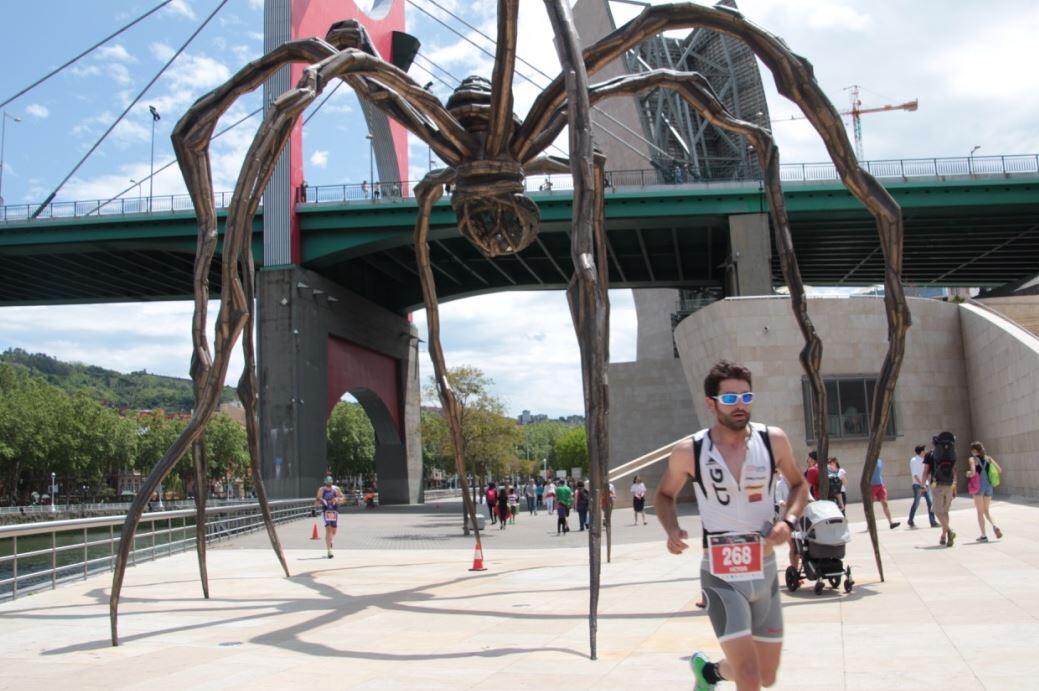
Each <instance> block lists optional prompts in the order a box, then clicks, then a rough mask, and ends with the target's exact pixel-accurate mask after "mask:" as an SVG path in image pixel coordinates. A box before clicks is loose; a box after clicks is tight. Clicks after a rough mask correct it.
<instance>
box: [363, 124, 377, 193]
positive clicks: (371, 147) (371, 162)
mask: <svg viewBox="0 0 1039 691" xmlns="http://www.w3.org/2000/svg"><path fill="white" fill-rule="evenodd" d="M364 136H365V138H366V139H367V140H368V182H369V183H371V186H372V197H373V198H374V197H375V157H374V154H375V140H374V139H373V138H372V135H371V132H369V133H368V134H366V135H364Z"/></svg>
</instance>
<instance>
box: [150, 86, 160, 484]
mask: <svg viewBox="0 0 1039 691" xmlns="http://www.w3.org/2000/svg"><path fill="white" fill-rule="evenodd" d="M148 111H149V112H150V113H151V114H152V159H151V173H150V174H149V175H148V211H149V212H150V211H151V210H152V192H153V190H154V185H155V123H156V122H158V121H159V120H161V118H160V117H159V111H157V110H155V106H148ZM161 503H162V502H161V500H160V504H161Z"/></svg>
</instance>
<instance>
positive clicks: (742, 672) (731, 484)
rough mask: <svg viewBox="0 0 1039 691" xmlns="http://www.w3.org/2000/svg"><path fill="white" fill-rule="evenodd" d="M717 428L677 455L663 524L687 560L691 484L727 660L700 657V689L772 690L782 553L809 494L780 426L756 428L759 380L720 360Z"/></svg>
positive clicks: (696, 668)
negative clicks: (779, 503)
mask: <svg viewBox="0 0 1039 691" xmlns="http://www.w3.org/2000/svg"><path fill="white" fill-rule="evenodd" d="M704 394H705V395H706V404H707V409H708V411H709V413H710V414H711V415H713V417H714V420H713V423H712V425H711V427H710V428H708V429H703V430H700V431H699V432H697V433H696V434H694V435H693V437H692V438H691V439H686V440H684V441H682V442H679V443H678V445H676V446H675V448H674V450H673V451H672V452H671V456H670V458H669V459H668V465H667V469H666V470H665V471H664V477H663V478H662V479H661V481H660V486H659V488H658V489H657V495H656V501H655V506H656V510H657V518H658V519H659V520H660V524H661V525H662V526H663V527H664V530H665V532H666V533H667V549H668V551H669V552H671V553H672V554H682V553H683V552H684V551H685V550H686V549H687V548H688V547H689V545H688V544H687V543H686V540H687V539H688V537H689V535H688V533H686V531H684V530H682V528H681V527H680V526H679V524H678V513H677V510H676V508H675V500H676V498H677V497H678V494H679V493H680V492H681V490H682V487H683V486H684V485H685V483H686V481H687V480H689V479H692V481H693V491H694V492H695V493H696V502H697V506H698V507H699V510H700V521H701V524H702V525H703V530H704V543H705V545H704V546H705V547H706V552H705V555H704V558H703V559H702V561H701V566H700V584H701V588H702V589H703V591H704V593H705V595H706V601H707V615H708V617H709V618H710V620H711V625H712V627H713V628H714V634H715V636H716V637H717V639H718V643H719V645H720V646H721V649H722V652H723V653H724V655H725V657H724V659H722V660H719V661H718V662H711V661H710V660H708V658H707V656H706V655H704V654H703V653H701V652H696V653H694V654H693V657H692V666H693V674H694V677H695V684H694V688H695V689H713V688H714V686H715V684H717V683H718V682H721V681H726V680H729V681H734V682H736V687H737V688H738V689H758V688H760V687H762V686H772V685H773V684H774V683H775V682H776V676H777V674H778V671H779V662H780V656H781V654H782V648H783V613H782V604H781V601H780V597H779V581H778V577H777V573H776V557H775V552H774V549H775V547H777V546H781V545H783V544H785V543H786V542H787V541H788V539H789V538H790V534H791V531H792V530H793V528H794V525H795V523H796V521H797V519H798V517H799V516H800V514H801V510H802V509H803V508H804V504H805V497H806V495H807V488H806V482H805V478H804V477H803V476H802V475H801V471H800V469H799V468H798V467H797V462H796V461H795V460H794V452H793V449H792V448H791V446H790V440H789V439H788V438H787V436H786V434H785V433H784V432H783V430H781V429H779V428H778V427H766V426H765V425H762V424H760V423H752V422H751V421H750V412H751V403H752V402H753V401H754V394H753V393H752V391H751V372H750V370H748V369H747V368H746V367H743V366H742V365H738V364H735V363H732V362H726V361H721V362H719V363H717V364H715V365H714V367H712V368H711V370H710V372H709V373H708V374H707V377H706V378H705V379H704ZM775 467H778V468H779V471H780V473H782V475H783V477H784V478H785V479H786V481H787V483H789V486H790V496H789V497H788V501H787V513H786V514H785V515H784V516H783V518H782V519H781V520H774V518H775V516H774V513H773V512H774V507H775V504H776V498H775V483H774V482H772V469H773V468H775Z"/></svg>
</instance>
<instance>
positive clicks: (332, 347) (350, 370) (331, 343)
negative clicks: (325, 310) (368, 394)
mask: <svg viewBox="0 0 1039 691" xmlns="http://www.w3.org/2000/svg"><path fill="white" fill-rule="evenodd" d="M399 372H400V368H399V363H398V361H397V360H396V359H395V358H392V357H390V356H389V355H383V354H382V353H377V352H375V351H374V350H369V349H368V348H365V347H364V346H359V345H357V344H356V343H353V342H351V341H347V340H344V339H342V338H336V337H335V336H329V337H328V411H327V413H326V414H328V415H330V414H331V413H332V408H334V407H335V405H336V403H338V402H339V399H340V397H342V395H343V394H344V393H346V392H347V391H351V390H355V389H368V390H369V391H373V392H375V394H376V395H377V396H378V397H379V398H380V399H382V402H383V403H385V404H386V408H387V409H388V410H389V411H390V415H392V416H393V424H394V425H395V426H396V428H397V432H398V433H399V434H400V435H401V437H402V438H403V436H404V428H403V427H402V426H401V410H400V382H399V380H398V377H399Z"/></svg>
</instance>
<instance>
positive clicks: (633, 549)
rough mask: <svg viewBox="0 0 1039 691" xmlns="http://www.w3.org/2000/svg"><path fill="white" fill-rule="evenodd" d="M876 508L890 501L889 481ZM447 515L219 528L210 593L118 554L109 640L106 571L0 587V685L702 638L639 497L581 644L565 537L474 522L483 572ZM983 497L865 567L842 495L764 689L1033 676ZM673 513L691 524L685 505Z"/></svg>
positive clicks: (1015, 680) (649, 674) (1013, 587)
mask: <svg viewBox="0 0 1039 691" xmlns="http://www.w3.org/2000/svg"><path fill="white" fill-rule="evenodd" d="M893 508H894V510H895V513H896V514H898V515H897V516H896V518H897V517H899V516H901V517H903V518H904V514H905V502H904V501H896V502H893ZM459 515H460V509H459V507H458V506H457V505H449V504H448V505H442V506H441V507H440V508H435V509H434V508H427V509H426V510H423V511H418V510H414V509H409V510H395V511H390V510H388V507H384V508H380V509H377V510H375V511H368V512H365V511H354V512H348V513H346V514H344V516H343V535H342V536H341V537H340V539H339V540H338V541H337V545H336V547H337V553H336V558H335V559H333V560H328V559H325V558H323V557H322V556H321V551H320V550H319V549H317V547H319V545H320V543H317V542H312V541H310V540H309V537H310V532H311V529H312V525H313V521H312V520H303V521H297V522H295V523H291V524H286V525H284V526H281V527H280V529H279V534H280V535H281V537H282V540H283V541H284V544H285V547H286V555H287V557H288V560H289V566H290V569H291V570H292V573H293V576H292V577H291V578H288V579H287V578H285V577H284V576H283V575H282V574H281V572H280V569H279V567H278V565H277V562H276V560H275V559H274V558H273V557H272V555H271V553H270V548H269V546H267V545H265V544H264V536H263V534H262V533H261V534H258V535H253V536H249V537H246V538H243V539H240V540H236V541H234V542H233V543H229V544H227V545H226V547H225V548H217V549H212V550H211V551H210V559H209V572H210V576H211V583H210V590H211V594H212V597H211V599H210V600H208V601H206V600H203V599H202V597H201V593H200V589H199V587H198V583H197V567H196V565H195V563H194V555H193V554H191V553H186V554H181V555H177V556H174V557H171V558H167V559H162V560H159V561H156V562H150V563H147V564H142V565H140V566H137V567H134V568H132V569H130V570H129V571H128V572H127V579H126V584H125V587H124V591H123V598H122V606H121V617H120V630H121V633H122V643H123V645H121V646H120V647H118V648H113V647H111V646H110V645H109V642H108V607H107V595H108V589H109V587H110V583H111V581H110V578H109V577H107V576H98V577H93V578H91V579H89V580H86V581H83V582H80V583H73V584H69V585H66V586H63V587H60V588H59V589H58V590H56V591H48V592H43V593H39V594H36V595H32V596H29V597H25V598H20V599H18V600H16V601H14V602H9V603H5V604H2V605H0V665H2V666H0V669H2V670H3V673H2V674H0V688H5V689H6V688H12V689H14V688H19V689H20V688H55V687H57V686H59V685H61V686H67V685H72V686H74V687H75V688H77V689H94V688H106V689H107V688H148V689H165V688H178V689H180V688H186V687H200V688H245V687H249V688H250V689H258V688H278V689H281V688H303V687H313V686H318V685H320V686H321V687H323V688H364V689H391V688H392V689H439V688H445V689H446V688H451V689H455V688H481V689H486V688H488V687H490V686H502V687H508V688H526V687H530V688H537V687H546V688H548V687H552V686H559V685H563V686H565V687H566V688H568V689H586V688H588V689H591V688H596V689H627V688H630V687H633V686H638V687H639V688H647V687H648V688H659V689H687V688H689V687H690V685H691V676H690V673H689V671H688V663H687V658H688V655H689V654H690V652H692V651H693V650H696V649H704V650H706V651H708V652H709V653H711V654H716V653H717V652H718V647H717V643H715V641H714V638H713V635H712V633H711V629H710V626H709V624H708V622H707V619H706V616H705V615H704V614H703V613H702V612H700V611H698V610H696V609H695V608H694V607H693V602H694V601H695V600H696V598H697V596H698V594H699V593H698V587H697V583H696V561H697V557H696V556H695V555H687V556H682V557H673V556H670V555H668V554H667V553H666V552H665V550H664V549H663V544H662V539H661V538H662V533H661V531H660V529H659V527H657V526H655V525H654V524H653V520H654V519H653V517H652V516H650V525H649V526H646V527H642V526H638V527H637V528H636V527H633V526H631V525H630V517H631V513H630V511H620V512H618V515H617V519H616V520H615V525H616V536H615V541H614V549H613V560H612V563H611V564H609V565H604V569H603V576H602V582H603V588H602V596H601V601H600V607H599V612H600V616H599V632H598V641H599V659H598V660H596V661H592V660H589V659H588V628H587V622H586V612H587V573H588V570H587V555H588V551H587V543H586V541H585V540H584V536H583V535H582V534H580V533H577V532H576V531H575V532H571V533H570V534H569V535H568V536H566V537H556V536H555V534H554V524H553V522H552V519H551V518H550V517H545V516H538V517H523V516H521V517H520V518H519V520H518V521H517V524H516V525H515V526H511V525H510V526H509V527H508V528H507V529H506V530H505V531H498V530H497V529H496V528H493V527H491V529H489V530H487V531H486V533H487V534H486V539H485V541H484V545H485V552H486V553H485V557H486V562H487V566H488V571H486V572H482V573H470V572H469V571H468V570H467V569H468V567H469V566H470V564H471V559H472V539H471V538H462V537H458V536H457V534H458V533H460V523H461V520H460V518H459ZM993 515H994V516H995V517H996V518H997V519H998V520H999V521H1000V523H1001V526H1002V527H1003V529H1004V530H1005V531H1006V537H1005V538H1004V539H1003V540H1001V541H998V542H992V543H989V544H977V543H974V542H972V540H973V538H974V537H976V532H977V526H976V522H975V519H974V512H973V509H972V508H970V505H969V504H968V503H967V502H966V501H963V500H961V501H960V503H958V504H957V507H956V510H955V511H954V513H953V521H954V526H955V527H956V528H957V531H958V532H959V536H960V537H959V542H958V544H957V545H956V547H954V548H952V549H943V548H938V546H937V544H936V542H937V531H934V530H930V529H927V528H924V529H918V530H906V529H904V526H903V527H902V528H899V529H896V530H893V531H892V530H887V529H886V528H885V529H883V530H882V531H881V540H882V556H883V559H884V566H885V575H886V581H885V582H883V583H881V582H880V581H879V578H878V577H877V574H876V569H875V566H874V565H873V558H872V550H871V548H870V545H869V540H868V538H867V536H866V535H865V534H864V533H863V532H862V531H863V525H862V524H861V523H856V522H854V521H856V512H855V510H854V508H853V509H852V513H851V516H850V518H851V520H852V521H853V524H852V532H853V540H852V543H851V544H850V545H849V546H848V558H847V561H848V562H849V563H850V564H851V565H852V566H853V568H854V570H855V578H856V581H857V585H856V587H855V589H854V591H853V592H852V593H851V594H850V595H845V594H843V593H841V594H838V593H836V592H833V591H829V590H828V591H826V592H825V593H824V594H823V595H821V596H816V595H814V594H813V593H812V592H811V591H810V590H808V591H805V590H800V591H798V592H797V593H793V594H790V593H787V592H786V591H785V589H784V591H783V601H784V616H785V620H786V630H787V639H786V643H785V649H784V664H783V667H782V670H781V673H780V679H779V683H778V684H777V687H776V688H784V689H804V688H818V689H844V688H846V689H873V688H876V689H902V688H950V689H971V688H989V689H1005V688H1022V689H1024V688H1029V689H1030V688H1035V687H1037V686H1039V683H1037V681H1036V680H1037V678H1039V654H1037V653H1036V650H1037V649H1039V549H1037V542H1039V505H1036V504H1032V503H1027V502H1023V501H1022V502H1017V501H1013V502H1008V501H999V502H997V503H996V504H995V505H994V506H993ZM571 521H572V524H574V523H576V517H572V518H571ZM918 523H921V524H926V516H925V517H924V520H923V521H918ZM683 525H684V526H686V527H687V528H688V529H689V530H690V532H691V533H694V534H695V531H696V530H697V527H696V521H695V518H694V517H691V516H689V517H685V518H684V519H683ZM691 551H692V550H691ZM780 562H781V564H782V563H784V562H785V558H784V557H781V558H780ZM729 688H732V686H731V685H730V686H729Z"/></svg>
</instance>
